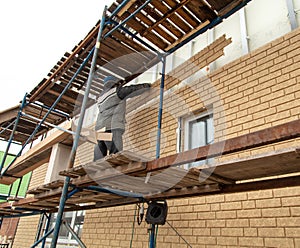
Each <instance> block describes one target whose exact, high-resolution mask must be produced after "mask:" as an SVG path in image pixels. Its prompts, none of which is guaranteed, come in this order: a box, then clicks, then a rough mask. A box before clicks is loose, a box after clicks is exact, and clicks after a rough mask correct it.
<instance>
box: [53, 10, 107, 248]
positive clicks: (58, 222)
mask: <svg viewBox="0 0 300 248" xmlns="http://www.w3.org/2000/svg"><path fill="white" fill-rule="evenodd" d="M106 11H107V6H105V8H104V11H103V15H102V20H101V23H100V27H99V32H98V36H97V41H96V45H95V47H94V52H93V60H92V64H91V68H90V73H89V77H88V81H87V86H86V90H85V94H84V98H83V102H82V106H81V110H80V117H79V120H78V126H77V129H76V134H75V138H74V141H73V146H72V150H71V154H70V159H69V164H68V168H72V167H73V165H74V162H75V156H76V150H77V147H78V143H79V138H80V132H81V128H82V125H83V120H84V114H85V109H86V105H87V101H88V97H89V92H90V88H91V84H92V81H93V74H94V70H95V68H96V63H97V56H98V50H99V48H100V42H101V36H102V31H103V29H104V23H105V16H106ZM69 183H70V177H66V178H65V181H64V187H63V190H62V195H61V198H60V203H59V209H58V213H57V218H56V222H55V227H54V233H53V238H52V242H51V246H50V247H51V248H55V247H56V244H57V240H58V234H59V230H60V226H61V221H62V216H63V213H64V208H65V202H66V200H67V195H68V188H69Z"/></svg>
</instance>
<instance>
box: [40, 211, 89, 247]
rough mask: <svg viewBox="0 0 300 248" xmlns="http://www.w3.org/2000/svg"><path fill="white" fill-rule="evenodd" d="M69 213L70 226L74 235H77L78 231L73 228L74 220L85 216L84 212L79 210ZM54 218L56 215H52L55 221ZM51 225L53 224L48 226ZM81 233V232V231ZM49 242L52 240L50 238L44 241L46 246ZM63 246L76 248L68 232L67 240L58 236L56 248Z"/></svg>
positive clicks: (76, 245)
mask: <svg viewBox="0 0 300 248" xmlns="http://www.w3.org/2000/svg"><path fill="white" fill-rule="evenodd" d="M66 213H67V212H66ZM68 213H70V212H68ZM71 213H72V219H71V223H70V226H71V228H72V229H73V230H74V231H75V232H76V233H78V230H75V228H74V227H75V220H76V217H79V216H85V211H84V210H79V211H73V212H71ZM78 213H81V215H78ZM56 216H57V213H55V214H54V220H56ZM52 220H53V219H52ZM51 225H53V222H52V223H50V226H51ZM61 228H62V226H61ZM81 231H82V229H81ZM51 240H52V239H51V238H47V239H46V241H47V243H48V244H50V243H51ZM65 245H67V246H68V247H70V248H73V247H74V248H77V247H78V243H77V241H76V240H75V239H74V237H73V235H72V234H71V233H70V232H68V237H67V238H65V237H62V236H61V235H59V236H58V240H57V247H65Z"/></svg>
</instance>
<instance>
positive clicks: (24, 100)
mask: <svg viewBox="0 0 300 248" xmlns="http://www.w3.org/2000/svg"><path fill="white" fill-rule="evenodd" d="M26 97H27V93H26V94H25V96H24V97H23V100H22V104H21V107H20V109H19V112H18V115H17V119H16V122H15V125H14V128H13V130H12V132H11V134H10V137H9V141H8V144H7V147H6V150H5V153H4V155H3V158H2V161H1V165H0V173H1V175H2V169H3V166H4V163H5V161H6V158H7V154H8V152H9V148H10V146H11V143H12V140H13V138H14V135H15V132H16V130H17V126H18V123H19V120H20V118H21V112H22V110H23V108H24V107H25V104H26ZM8 166H9V165H8ZM8 166H7V167H8Z"/></svg>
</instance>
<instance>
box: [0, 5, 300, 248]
mask: <svg viewBox="0 0 300 248" xmlns="http://www.w3.org/2000/svg"><path fill="white" fill-rule="evenodd" d="M248 2H250V0H227V1H221V0H206V1H198V0H197V1H196V0H183V1H181V2H177V1H172V0H167V1H165V2H162V1H158V0H152V1H151V0H147V1H130V0H123V1H121V0H120V1H117V2H115V3H114V4H112V6H111V7H110V8H105V9H104V12H103V15H102V19H101V21H100V22H99V23H97V25H96V26H95V27H94V28H93V29H92V30H91V31H90V33H89V34H88V35H87V36H86V38H85V39H84V40H83V41H81V42H80V43H79V44H78V46H76V47H74V49H73V52H72V53H71V54H69V53H66V54H65V56H64V57H63V58H62V59H61V60H60V61H59V62H58V63H57V65H56V66H55V67H54V68H53V69H52V70H51V73H50V74H49V75H48V76H49V77H48V78H47V79H43V80H42V81H41V83H40V84H39V85H38V86H37V87H36V88H35V89H34V90H33V91H32V92H31V93H30V94H29V95H28V94H26V95H25V96H24V99H23V101H22V103H21V104H20V106H17V107H15V108H13V109H12V110H11V111H10V114H7V113H4V114H3V115H4V116H3V117H2V119H3V120H4V121H2V123H3V124H2V130H1V133H0V135H1V136H0V137H1V138H3V139H5V140H8V146H7V149H6V151H5V155H4V158H3V160H2V163H1V165H0V171H1V180H0V182H1V183H5V184H11V183H13V182H14V181H15V180H16V179H18V178H22V176H23V175H24V173H27V172H28V171H31V170H33V169H35V168H36V166H38V165H40V164H39V163H37V161H36V160H35V159H34V158H32V159H31V160H29V161H26V162H22V163H21V166H19V167H14V166H13V165H14V163H16V162H18V161H17V160H18V158H19V157H20V156H21V154H22V152H23V150H24V148H25V147H26V146H27V145H28V144H29V143H30V142H32V141H33V140H34V139H36V138H37V137H39V136H41V135H42V136H43V135H44V136H43V137H44V138H45V139H47V137H45V134H46V133H47V131H48V130H49V128H52V127H55V128H57V129H59V130H58V131H59V133H58V134H57V138H56V139H55V141H56V142H57V141H58V139H59V140H60V141H63V142H65V143H66V144H68V145H72V150H71V155H70V160H69V164H68V167H67V168H66V170H64V171H62V172H61V173H60V175H63V176H65V180H64V181H63V182H62V181H55V182H52V183H50V184H48V185H43V186H40V187H37V188H35V189H33V190H31V191H30V192H29V193H30V194H34V195H35V197H34V198H28V199H27V198H25V199H20V200H19V201H15V202H14V203H13V204H11V203H8V202H7V203H3V204H1V205H0V213H1V214H2V215H3V217H4V218H10V217H18V216H30V215H36V214H41V215H42V219H43V220H44V219H45V220H47V221H46V223H47V224H46V228H45V230H44V232H43V233H42V232H41V229H40V228H39V230H38V234H37V238H36V242H35V243H34V244H33V246H32V247H36V246H37V245H38V244H40V243H41V244H42V247H44V246H45V240H46V238H47V237H48V236H49V235H50V234H53V237H52V242H51V247H52V248H54V247H56V244H57V240H58V234H59V230H60V226H61V225H62V224H63V220H62V217H63V213H64V211H74V210H86V209H95V208H103V207H110V206H118V205H125V204H132V203H139V202H149V201H152V200H165V199H171V198H179V197H188V196H195V195H200V194H202V195H205V194H215V193H227V192H239V191H247V190H249V189H254V188H257V187H260V188H261V189H262V188H272V187H274V182H276V185H277V187H285V186H293V185H299V181H300V180H299V176H294V177H289V178H284V179H273V180H266V181H258V182H255V183H244V184H236V182H237V181H239V180H247V179H248V177H247V176H248V175H247V173H244V174H243V173H242V170H243V169H244V168H245V166H249V164H251V165H252V166H253V168H252V175H251V176H252V177H254V178H259V177H263V176H265V175H280V174H282V168H280V167H274V168H271V169H269V168H268V167H267V166H266V167H265V168H262V169H261V168H259V167H258V163H257V159H258V160H259V161H260V162H264V163H266V161H270V157H261V158H257V159H254V160H253V161H247V162H248V163H247V165H239V168H238V169H237V168H236V164H235V163H231V164H226V165H223V166H218V167H217V168H216V170H215V171H214V173H213V174H210V175H208V176H207V174H208V173H209V171H207V172H206V173H207V174H205V170H201V171H200V170H197V169H191V170H189V171H188V172H187V171H186V170H184V169H181V168H178V167H175V166H177V165H181V164H186V163H189V162H192V161H200V160H203V159H206V158H207V154H208V149H212V151H214V152H213V153H211V154H210V156H211V157H214V156H218V155H219V154H220V149H219V148H220V147H222V150H223V152H222V154H230V153H233V152H237V151H241V150H245V149H249V148H253V147H259V146H262V145H266V144H271V143H274V142H279V141H282V140H289V139H294V138H297V137H299V136H300V125H299V124H300V122H299V121H294V122H290V123H286V124H283V125H280V126H276V127H272V128H269V129H266V130H263V131H258V132H255V133H252V134H248V135H244V136H241V137H237V138H232V139H230V140H226V141H223V142H217V143H214V144H212V145H209V146H205V147H201V148H196V149H194V150H191V151H187V152H182V153H180V154H176V155H171V156H167V157H164V158H160V150H161V149H160V145H161V144H160V142H161V128H162V126H161V124H162V114H163V100H164V89H165V85H164V83H165V68H166V58H167V56H168V55H169V54H171V53H173V52H175V51H176V50H178V49H179V48H181V47H182V46H183V45H185V44H187V43H188V42H190V41H191V40H193V39H194V38H195V37H197V36H198V35H200V34H202V33H204V32H206V31H207V30H208V29H210V28H212V27H215V26H216V25H218V24H219V23H221V22H222V21H223V20H224V19H225V18H227V17H229V16H230V15H232V14H233V13H235V12H237V11H238V10H239V9H241V8H243V7H244V6H245V5H246V4H247V3H248ZM123 56H126V59H127V62H126V63H123V61H122V57H123ZM157 63H162V71H161V75H162V76H161V82H160V93H159V99H160V100H159V107H158V121H157V127H158V131H157V141H156V159H155V160H152V161H148V160H146V159H143V158H141V156H137V155H135V154H133V153H130V152H126V151H124V152H121V153H119V154H117V155H110V156H108V157H107V158H105V159H103V160H101V161H97V162H93V163H90V164H87V165H85V166H76V167H73V165H74V163H75V156H76V151H77V148H78V145H79V142H80V139H81V138H82V134H81V131H82V126H83V121H84V116H85V111H86V109H87V107H89V106H91V105H92V104H95V101H96V97H97V96H98V95H99V93H100V92H101V91H102V89H103V79H104V78H105V77H106V76H107V75H110V74H113V75H116V76H118V77H119V78H120V79H124V82H129V81H131V80H133V79H134V78H136V77H138V76H139V75H141V74H142V73H144V72H145V71H147V70H148V69H149V68H151V67H152V66H154V65H156V64H157ZM74 116H79V119H78V123H77V128H76V131H75V132H73V131H72V130H71V127H70V126H64V127H62V126H59V124H61V123H63V122H65V121H66V120H70V119H71V118H73V117H74ZM25 127H27V128H25ZM72 136H74V140H72ZM258 137H259V138H258ZM13 142H20V143H21V144H22V148H21V149H20V151H19V153H18V154H17V155H16V157H15V159H14V160H13V161H12V162H11V163H10V165H8V166H7V167H4V163H5V160H6V156H7V154H8V152H9V149H10V146H11V144H12V143H13ZM51 144H52V143H51ZM49 154H50V148H49V147H48V148H47V149H44V150H43V152H41V153H40V157H39V160H40V161H41V162H45V161H46V159H47V157H49ZM195 154H196V156H195ZM298 156H299V150H297V149H291V150H287V151H283V152H282V153H278V154H272V159H275V160H284V161H285V163H286V167H285V172H286V173H293V172H299V169H298V168H297V166H295V163H296V161H297V158H298ZM108 162H109V163H110V165H111V166H112V167H113V169H108V168H107V167H105V165H106V164H107V163H108ZM95 166H97V170H98V172H97V173H96V174H97V175H96V178H94V179H88V177H87V175H86V174H87V173H86V171H88V170H93V168H94V167H95ZM166 168H170V169H171V171H172V173H173V174H174V175H175V176H176V177H177V178H178V177H179V178H181V180H179V182H178V183H177V184H176V185H175V186H176V187H173V188H172V187H171V188H170V189H169V190H167V191H164V192H160V189H156V191H155V192H151V193H152V195H150V196H147V192H148V193H149V191H150V190H151V189H150V188H152V189H153V188H154V189H155V187H154V186H155V182H153V184H148V185H146V184H147V183H145V182H142V181H141V182H139V183H140V184H141V185H143V187H142V192H135V190H136V188H134V187H133V186H132V187H133V188H128V182H127V181H126V178H123V179H122V178H121V177H120V178H119V179H120V182H122V183H123V187H122V185H121V186H120V188H119V189H115V188H113V187H111V186H112V185H109V183H106V184H105V186H104V187H102V186H101V187H100V186H95V185H94V184H95V181H97V180H100V179H101V180H102V179H105V178H109V177H112V176H116V177H119V174H118V173H121V174H122V175H134V176H137V177H138V176H140V177H141V176H145V175H147V174H148V173H156V172H157V174H159V173H160V172H161V171H162V170H164V169H166ZM116 171H117V172H118V173H116ZM201 173H204V174H205V175H206V176H207V178H206V181H205V183H199V176H200V174H201ZM202 175H203V174H202ZM122 180H123V181H122ZM161 180H162V178H159V177H158V180H157V182H156V183H157V184H159V181H161ZM172 183H173V182H170V185H171V184H172ZM124 185H126V187H125V186H124ZM164 187H166V186H165V185H164ZM179 189H180V190H179ZM143 190H144V191H143ZM87 192H93V193H92V194H87ZM134 192H135V193H134ZM154 193H155V194H154ZM50 198H51V199H52V200H53V201H52V205H51V206H49V205H48V206H46V205H47V204H49V202H47V199H50ZM103 198H104V199H106V200H107V199H108V200H107V201H101V199H103ZM91 201H96V203H95V204H90V202H91ZM12 206H13V209H12V208H11V207H12ZM57 207H58V208H57ZM54 212H57V219H56V223H55V227H54V228H53V229H51V230H49V229H50V227H49V223H50V217H51V213H54ZM65 225H67V224H65ZM40 226H42V224H41V225H40ZM67 228H70V227H67ZM155 228H156V227H155V225H154V224H152V228H151V235H150V247H151V248H152V247H155ZM71 233H72V230H71ZM74 236H76V235H75V234H74ZM78 242H79V244H80V242H81V241H80V239H79V240H78ZM80 245H81V247H84V244H83V243H82V244H80Z"/></svg>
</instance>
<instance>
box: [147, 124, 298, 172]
mask: <svg viewBox="0 0 300 248" xmlns="http://www.w3.org/2000/svg"><path fill="white" fill-rule="evenodd" d="M298 137H300V120H295V121H292V122H288V123H284V124H281V125H278V126H274V127H270V128H267V129H264V130H260V131H257V132H253V133H250V134H246V135H243V136H239V137H236V138H232V139H228V140H225V141H220V142H217V143H214V144H211V145H207V146H203V147H200V148H195V149H192V150H189V151H186V152H182V153H178V154H175V155H171V156H167V157H164V158H159V159H157V160H153V161H150V162H148V163H147V171H154V170H158V169H164V168H168V167H170V166H175V165H180V164H185V163H191V162H195V161H199V160H203V159H206V158H207V156H208V154H209V157H215V156H218V155H220V154H223V155H225V154H229V153H233V152H238V151H242V150H245V149H249V148H254V147H259V146H262V145H267V144H271V143H275V142H279V141H283V140H288V139H294V138H298Z"/></svg>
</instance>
